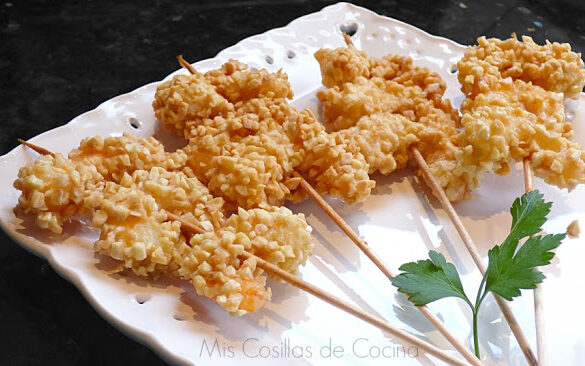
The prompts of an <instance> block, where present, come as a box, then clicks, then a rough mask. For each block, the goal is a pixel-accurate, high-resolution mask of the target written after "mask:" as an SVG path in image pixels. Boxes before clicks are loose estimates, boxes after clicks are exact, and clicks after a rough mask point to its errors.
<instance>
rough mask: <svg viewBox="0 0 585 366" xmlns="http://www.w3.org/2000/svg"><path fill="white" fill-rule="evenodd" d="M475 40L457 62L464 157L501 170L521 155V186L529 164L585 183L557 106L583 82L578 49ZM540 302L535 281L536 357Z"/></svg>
mask: <svg viewBox="0 0 585 366" xmlns="http://www.w3.org/2000/svg"><path fill="white" fill-rule="evenodd" d="M477 41H478V44H477V45H475V46H471V47H469V48H468V49H467V50H466V51H465V54H464V56H463V58H462V59H461V60H460V61H459V62H458V68H459V76H458V77H459V81H460V82H461V85H462V91H463V93H464V94H465V95H466V97H467V98H466V100H465V101H464V102H463V104H462V111H463V112H464V116H463V119H462V123H463V125H464V127H465V130H464V131H463V133H462V134H461V135H462V143H463V144H464V145H465V147H464V150H463V153H462V154H461V160H462V162H463V163H469V162H470V161H471V162H472V163H476V164H478V163H480V164H481V165H482V166H481V168H482V169H484V170H486V171H490V170H493V171H495V172H496V173H497V174H507V173H508V171H509V165H510V164H511V161H513V160H517V161H518V160H522V163H523V168H524V169H523V170H524V184H525V190H526V192H529V191H532V190H533V188H534V187H533V177H532V176H533V169H534V170H535V172H536V174H537V175H539V176H540V177H542V178H543V179H544V180H545V181H546V182H547V183H549V184H554V185H556V186H558V187H559V188H568V189H569V190H571V189H573V188H574V187H575V186H576V185H577V184H581V183H585V150H584V149H583V148H582V147H581V146H580V145H579V144H577V143H576V142H574V141H571V137H572V126H571V124H570V123H569V122H567V121H566V120H565V111H564V105H563V100H564V99H565V98H576V97H577V96H578V95H579V94H580V93H581V90H582V89H583V87H584V86H585V70H584V69H583V65H584V64H583V60H582V59H581V55H580V54H578V53H575V52H572V51H571V47H570V45H568V44H559V43H556V42H555V43H550V42H548V41H547V42H546V44H545V45H543V46H539V45H537V44H536V43H534V41H533V40H532V39H531V38H530V37H527V36H524V37H522V39H521V40H519V39H518V38H517V37H516V35H515V34H512V37H511V38H509V39H507V40H499V39H496V38H492V39H486V38H485V37H480V38H478V40H477ZM487 130H490V132H489V133H488V134H486V133H485V132H486V131H487ZM485 142H487V143H485ZM491 144H493V145H492V146H491V147H490V145H491ZM482 145H483V146H482ZM478 165H479V164H478ZM542 306H543V303H542V299H541V287H540V286H537V288H536V289H535V290H534V311H535V314H534V315H535V323H536V340H537V352H538V359H539V361H540V362H541V363H542V362H544V356H545V355H544V340H543V337H544V325H543V317H542Z"/></svg>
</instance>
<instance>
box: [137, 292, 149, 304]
mask: <svg viewBox="0 0 585 366" xmlns="http://www.w3.org/2000/svg"><path fill="white" fill-rule="evenodd" d="M151 299H152V296H151V295H149V294H138V295H136V296H134V300H136V302H137V303H138V304H140V305H143V304H146V303H147V302H149V301H150V300H151Z"/></svg>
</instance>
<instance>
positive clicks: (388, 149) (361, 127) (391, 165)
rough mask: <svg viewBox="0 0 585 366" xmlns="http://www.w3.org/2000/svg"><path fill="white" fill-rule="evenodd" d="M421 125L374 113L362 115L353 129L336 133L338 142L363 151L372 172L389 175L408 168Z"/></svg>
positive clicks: (390, 115)
mask: <svg viewBox="0 0 585 366" xmlns="http://www.w3.org/2000/svg"><path fill="white" fill-rule="evenodd" d="M422 129H423V126H422V125H421V124H417V123H412V122H411V121H410V120H408V119H407V118H405V117H404V116H402V115H399V114H392V113H375V114H371V115H369V116H363V117H362V118H360V120H359V121H358V122H357V124H356V125H355V126H353V127H350V128H346V129H343V130H339V131H337V132H334V133H333V134H334V135H335V136H336V139H338V140H339V141H341V142H343V143H345V144H347V145H349V146H351V147H352V148H354V149H356V150H358V151H360V152H361V153H362V154H363V155H364V157H365V159H366V162H367V163H368V165H369V166H370V170H369V173H374V172H376V171H380V173H382V174H389V173H390V172H393V171H394V170H396V169H400V168H402V167H404V166H406V163H407V161H408V150H409V148H410V146H411V145H412V144H414V143H416V142H418V141H419V138H418V137H417V135H418V134H419V133H420V132H421V130H422Z"/></svg>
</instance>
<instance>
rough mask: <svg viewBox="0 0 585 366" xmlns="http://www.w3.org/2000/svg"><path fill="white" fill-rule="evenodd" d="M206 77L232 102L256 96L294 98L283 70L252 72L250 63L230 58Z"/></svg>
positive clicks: (206, 74) (207, 73)
mask: <svg viewBox="0 0 585 366" xmlns="http://www.w3.org/2000/svg"><path fill="white" fill-rule="evenodd" d="M205 79H206V80H207V81H208V82H209V84H211V85H213V86H214V87H215V89H216V90H217V92H218V93H219V94H221V95H222V96H224V97H225V98H227V100H229V101H230V102H231V103H237V102H241V101H246V100H250V99H254V98H264V97H266V98H269V99H278V98H289V99H290V98H292V97H293V92H292V89H291V87H290V83H289V81H288V76H287V75H286V74H285V73H283V72H282V70H279V71H277V72H276V73H269V72H268V71H267V70H266V69H261V70H257V71H254V72H250V71H249V70H248V65H246V64H244V63H242V62H239V61H237V60H233V59H232V60H229V61H228V62H226V63H224V64H223V65H222V66H221V68H219V69H216V70H211V71H208V72H206V73H205Z"/></svg>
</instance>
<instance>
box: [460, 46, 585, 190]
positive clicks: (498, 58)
mask: <svg viewBox="0 0 585 366" xmlns="http://www.w3.org/2000/svg"><path fill="white" fill-rule="evenodd" d="M478 42H479V46H475V47H471V48H469V50H468V51H467V52H466V53H465V55H464V57H463V58H462V60H461V61H460V62H459V64H458V68H459V72H460V81H462V89H463V91H464V92H466V93H467V94H468V97H467V99H466V100H465V101H464V102H463V104H462V106H461V111H462V112H463V113H464V114H463V118H462V125H463V126H464V130H463V131H462V132H461V134H460V135H459V137H458V139H459V143H460V146H461V151H460V152H458V159H459V161H460V164H461V165H462V166H464V167H469V169H473V168H471V167H475V170H476V173H477V174H481V173H482V172H483V171H494V172H496V173H497V174H507V173H508V172H509V170H510V168H509V165H510V164H511V163H512V162H513V161H514V160H516V161H521V160H522V159H525V158H528V159H529V161H530V163H531V165H532V168H533V170H534V172H535V174H536V175H537V176H540V177H542V178H543V179H544V180H545V181H546V182H547V183H550V184H554V185H556V186H558V187H560V188H568V189H572V188H574V187H575V186H576V185H577V184H579V183H585V151H584V150H583V148H582V147H581V146H580V145H579V144H577V143H576V142H573V141H571V138H572V135H573V131H572V128H571V125H570V123H569V122H567V121H566V120H565V109H564V105H563V94H561V93H558V92H559V91H561V92H564V93H565V96H566V97H569V96H575V94H574V93H575V90H576V89H578V90H581V88H582V87H583V83H585V71H584V70H581V67H582V66H583V61H582V60H581V59H580V57H579V55H578V54H575V53H572V52H570V47H569V46H568V45H561V44H558V43H555V44H550V43H547V44H546V45H545V46H538V45H536V44H534V42H533V41H532V39H530V38H529V37H523V42H520V41H518V40H517V39H516V38H515V37H513V38H511V39H508V40H505V41H500V40H495V39H490V40H486V39H485V38H483V37H482V38H479V39H478ZM496 66H498V67H496ZM549 73H550V78H545V75H549ZM532 78H533V79H532ZM546 88H548V89H546ZM575 88H576V89H575Z"/></svg>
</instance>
